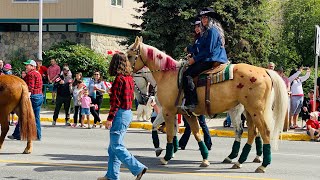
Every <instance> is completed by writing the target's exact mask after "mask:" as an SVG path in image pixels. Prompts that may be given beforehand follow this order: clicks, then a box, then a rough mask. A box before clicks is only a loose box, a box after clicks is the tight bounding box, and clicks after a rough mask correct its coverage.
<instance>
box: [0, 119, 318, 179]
mask: <svg viewBox="0 0 320 180" xmlns="http://www.w3.org/2000/svg"><path fill="white" fill-rule="evenodd" d="M42 130H43V140H42V141H40V142H39V141H38V142H34V151H33V153H32V154H30V155H24V154H21V152H22V151H23V149H24V147H25V145H26V142H21V141H16V140H9V139H6V141H5V143H4V147H3V149H2V150H1V151H0V179H1V180H2V179H3V180H16V179H19V180H36V179H37V180H49V179H50V180H53V179H57V180H62V179H72V180H73V179H78V180H81V179H83V180H91V179H92V180H94V179H97V177H100V176H103V175H104V174H105V173H106V167H107V159H108V156H107V147H108V141H109V131H107V130H105V129H77V128H70V127H64V126H56V127H51V126H49V125H44V127H43V129H42ZM12 131H13V128H11V129H10V132H9V134H11V132H12ZM179 137H180V135H179ZM165 139H166V137H165V135H164V134H161V135H160V140H161V143H162V144H161V145H162V147H165ZM212 140H213V143H214V145H213V149H212V150H211V151H210V155H209V160H210V162H211V165H210V166H209V167H207V168H200V167H199V165H200V163H201V155H200V152H199V151H198V146H197V143H196V141H195V140H194V138H193V137H191V138H190V141H189V144H188V146H187V148H186V150H184V151H178V153H177V154H176V156H175V158H174V159H173V160H171V161H170V162H169V164H168V165H165V166H163V165H160V163H159V159H158V158H156V157H155V154H154V151H153V145H152V140H151V133H150V132H149V131H145V130H140V129H130V130H129V131H128V134H127V135H126V138H125V143H126V146H127V148H128V150H129V151H130V152H131V153H132V154H134V155H135V156H136V157H137V158H138V159H139V160H140V161H141V162H142V163H144V164H145V165H147V166H148V167H149V170H148V172H147V174H146V175H145V176H144V177H143V179H146V180H167V179H168V180H169V179H170V180H171V179H174V180H189V179H190V180H198V179H200V178H201V180H207V179H260V180H264V179H289V180H295V179H310V180H311V179H320V175H319V169H320V163H319V162H320V148H319V147H320V143H317V142H298V141H296V142H295V141H282V142H281V143H280V150H279V151H277V152H275V151H274V152H273V159H272V164H271V165H270V166H269V167H268V169H267V172H266V173H264V174H256V173H254V170H255V169H256V168H257V167H258V166H259V164H256V163H252V162H248V163H245V164H243V167H242V169H230V168H231V166H232V165H231V164H221V163H220V162H221V161H222V160H223V159H224V158H225V157H226V156H227V155H228V154H229V153H230V151H231V147H232V142H233V138H221V137H220V138H219V137H213V138H212ZM245 141H246V139H243V141H242V145H244V143H245ZM254 157H255V149H254V148H253V150H252V152H251V153H250V155H249V158H248V161H252V160H253V158H254ZM121 179H122V180H129V179H134V177H133V175H132V174H131V173H130V172H129V171H128V170H127V169H126V168H125V167H122V169H121Z"/></svg>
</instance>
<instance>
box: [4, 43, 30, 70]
mask: <svg viewBox="0 0 320 180" xmlns="http://www.w3.org/2000/svg"><path fill="white" fill-rule="evenodd" d="M9 59H10V64H11V66H12V72H13V74H15V75H17V76H20V75H21V71H24V70H25V69H26V68H25V65H24V64H23V62H25V61H26V60H27V59H28V57H27V54H26V51H25V49H23V48H19V49H18V50H16V51H12V52H11V53H10V54H9Z"/></svg>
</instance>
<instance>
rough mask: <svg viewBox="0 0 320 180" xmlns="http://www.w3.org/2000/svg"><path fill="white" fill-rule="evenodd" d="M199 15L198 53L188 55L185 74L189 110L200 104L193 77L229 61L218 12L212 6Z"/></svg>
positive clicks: (191, 110)
mask: <svg viewBox="0 0 320 180" xmlns="http://www.w3.org/2000/svg"><path fill="white" fill-rule="evenodd" d="M198 16H199V17H201V24H200V25H201V29H202V32H201V36H200V38H199V39H198V41H197V43H196V44H195V46H196V48H197V50H198V54H197V55H192V56H189V57H188V63H189V68H188V69H187V70H186V71H185V72H184V74H183V87H184V97H185V98H186V101H185V108H186V109H187V110H188V111H189V112H193V111H194V110H195V107H196V105H197V104H198V98H197V93H196V87H195V85H194V82H193V78H194V77H196V76H198V75H199V74H200V73H201V72H203V71H205V70H208V69H211V68H215V67H217V66H219V65H220V64H224V63H227V61H228V58H227V54H226V50H225V48H224V45H225V40H224V31H223V28H222V26H221V24H220V23H219V22H218V21H217V20H216V18H217V17H218V14H216V13H215V12H214V11H213V9H212V8H209V7H206V8H204V9H202V10H201V11H200V13H199V15H198Z"/></svg>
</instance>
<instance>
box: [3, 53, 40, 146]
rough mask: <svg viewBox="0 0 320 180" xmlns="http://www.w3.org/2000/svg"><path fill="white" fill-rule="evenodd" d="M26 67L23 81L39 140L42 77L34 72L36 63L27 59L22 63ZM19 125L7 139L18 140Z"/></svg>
mask: <svg viewBox="0 0 320 180" xmlns="http://www.w3.org/2000/svg"><path fill="white" fill-rule="evenodd" d="M24 64H25V66H26V72H27V75H26V76H25V78H24V80H25V81H26V83H27V85H28V89H29V94H30V100H31V104H32V109H33V112H34V116H35V121H36V126H37V139H38V140H39V141H40V140H41V124H40V110H41V105H42V102H43V95H42V85H43V84H42V77H41V74H40V73H39V72H38V71H37V70H36V66H37V64H36V62H35V61H34V60H31V59H29V60H28V61H26V62H24ZM19 127H20V126H19V123H18V124H17V125H16V128H15V130H14V132H13V134H12V135H11V136H8V138H9V139H17V140H20V128H19Z"/></svg>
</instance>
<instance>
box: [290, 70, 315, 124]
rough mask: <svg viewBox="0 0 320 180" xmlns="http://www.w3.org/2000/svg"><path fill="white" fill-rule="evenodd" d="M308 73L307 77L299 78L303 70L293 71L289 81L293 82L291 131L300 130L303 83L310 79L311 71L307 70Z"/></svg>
mask: <svg viewBox="0 0 320 180" xmlns="http://www.w3.org/2000/svg"><path fill="white" fill-rule="evenodd" d="M306 70H307V73H306V75H304V76H302V77H299V75H300V74H301V72H302V71H303V68H300V69H299V70H298V71H297V70H295V69H293V70H292V71H291V72H290V77H289V81H290V82H291V92H292V96H291V105H290V121H291V126H290V129H296V128H299V126H298V125H297V120H298V116H299V113H300V111H301V107H302V105H303V96H304V94H303V88H302V82H304V81H306V80H307V79H308V78H309V77H310V69H309V68H306Z"/></svg>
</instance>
